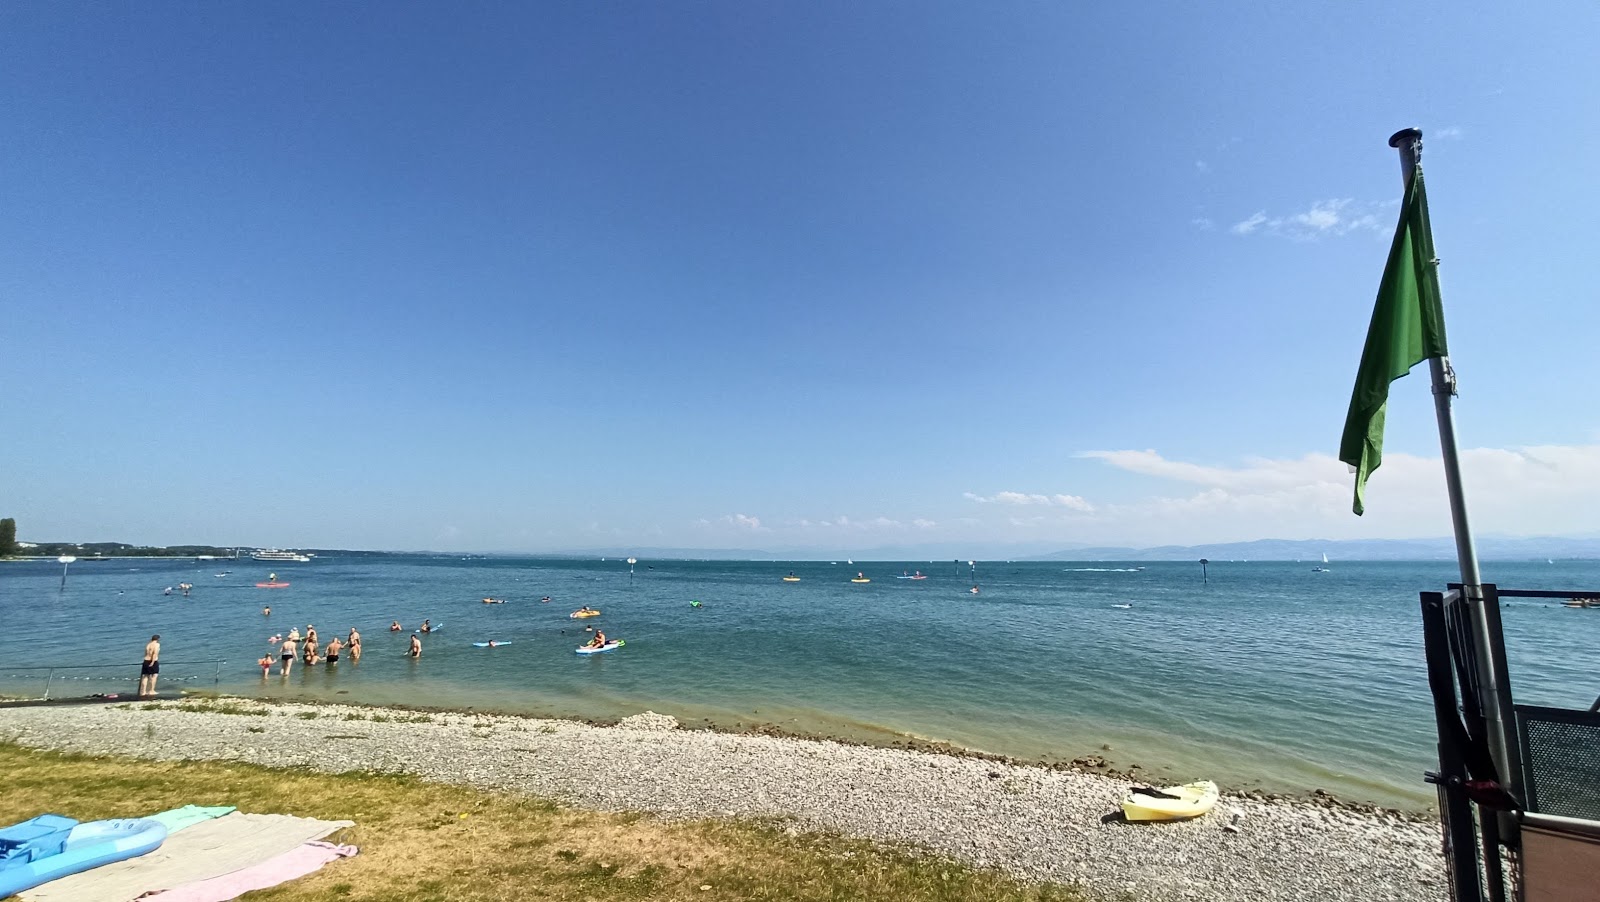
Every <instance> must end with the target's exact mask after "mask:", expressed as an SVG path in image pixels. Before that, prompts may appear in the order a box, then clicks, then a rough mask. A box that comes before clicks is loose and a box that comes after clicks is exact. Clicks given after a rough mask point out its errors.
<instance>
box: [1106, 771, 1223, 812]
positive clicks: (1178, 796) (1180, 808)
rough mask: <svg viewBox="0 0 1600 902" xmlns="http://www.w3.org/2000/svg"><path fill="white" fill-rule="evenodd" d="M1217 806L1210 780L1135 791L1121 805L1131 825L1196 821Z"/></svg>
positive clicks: (1136, 788)
mask: <svg viewBox="0 0 1600 902" xmlns="http://www.w3.org/2000/svg"><path fill="white" fill-rule="evenodd" d="M1216 804H1217V784H1215V783H1213V782H1211V781H1210V780H1201V781H1199V782H1198V783H1185V784H1184V785H1182V786H1165V787H1162V788H1161V789H1149V788H1148V787H1142V786H1141V787H1135V788H1134V789H1133V790H1131V791H1129V793H1128V797H1127V798H1126V799H1123V801H1122V814H1123V816H1124V817H1126V818H1127V819H1128V820H1130V821H1181V820H1185V819H1187V818H1191V817H1199V816H1200V815H1202V814H1205V813H1206V812H1207V811H1210V810H1211V809H1212V807H1214V806H1215V805H1216Z"/></svg>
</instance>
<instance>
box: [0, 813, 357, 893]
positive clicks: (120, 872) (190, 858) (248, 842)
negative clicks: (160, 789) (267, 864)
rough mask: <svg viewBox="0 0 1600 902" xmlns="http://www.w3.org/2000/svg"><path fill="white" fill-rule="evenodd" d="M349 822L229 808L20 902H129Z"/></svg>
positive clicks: (227, 870)
mask: <svg viewBox="0 0 1600 902" xmlns="http://www.w3.org/2000/svg"><path fill="white" fill-rule="evenodd" d="M353 826H355V824H354V823H353V822H351V821H321V820H316V819H315V818H307V817H291V816H290V815H287V814H241V813H239V812H237V811H236V812H234V813H233V814H229V815H225V816H223V817H219V818H216V819H213V820H207V821H204V822H201V823H198V824H194V825H193V826H190V827H188V828H187V829H184V830H183V831H181V832H180V833H178V834H177V835H175V836H169V837H167V841H166V842H164V843H162V844H161V848H159V849H156V850H155V851H154V852H151V853H149V854H147V855H141V856H139V857H138V858H130V859H128V860H127V861H119V862H116V863H115V864H108V865H103V866H101V867H98V868H94V869H93V870H89V871H85V872H83V873H81V874H73V875H72V876H70V877H63V878H61V879H60V880H52V881H50V882H49V883H45V884H41V885H39V886H36V887H34V888H33V889H31V890H27V891H26V892H23V893H21V897H22V898H23V899H24V900H25V902H132V900H134V899H136V898H138V897H139V896H142V895H144V894H145V893H151V892H155V891H157V890H165V889H174V888H176V887H179V886H182V885H184V884H185V883H195V882H197V881H201V880H209V879H211V878H212V877H221V876H223V875H224V874H231V873H233V872H234V871H241V870H244V869H245V868H248V867H253V866H255V865H258V864H261V863H262V862H264V861H267V860H268V859H271V858H273V857H275V856H278V855H282V854H284V853H285V852H291V851H293V850H295V849H296V848H298V847H300V846H301V845H303V844H305V843H308V842H310V841H312V840H317V839H322V838H324V837H326V836H328V835H329V834H331V833H333V832H334V831H335V830H340V829H343V828H345V827H353Z"/></svg>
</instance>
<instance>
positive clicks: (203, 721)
mask: <svg viewBox="0 0 1600 902" xmlns="http://www.w3.org/2000/svg"><path fill="white" fill-rule="evenodd" d="M0 741H6V742H11V743H15V744H17V745H20V746H25V747H34V748H47V749H54V750H60V751H71V752H80V753H86V754H92V755H107V754H112V755H129V756H133V757H139V758H146V759H152V758H153V759H163V760H230V761H240V762H246V763H252V764H258V765H265V766H268V767H279V768H283V767H308V768H311V769H314V770H320V771H327V772H335V773H340V772H347V771H377V772H401V773H409V774H414V775H416V776H419V777H422V778H423V779H426V780H431V781H435V782H445V783H458V784H466V785H471V786H474V787H477V788H480V789H485V790H491V791H509V792H514V793H521V794H525V795H532V796H537V797H543V798H551V799H555V800H558V801H561V802H563V803H566V804H569V805H573V806H576V807H579V808H586V809H598V810H611V811H643V812H649V813H652V814H654V815H656V816H659V817H662V818H664V819H668V820H674V819H703V818H713V819H718V818H757V819H765V820H770V819H778V820H779V821H780V822H783V823H787V824H789V825H791V826H792V827H793V828H796V829H801V830H821V831H825V832H833V833H840V834H844V835H847V836H854V837H861V838H866V839H870V840H873V841H876V842H880V843H886V844H889V845H895V846H910V847H914V848H923V849H929V850H932V851H934V852H937V853H940V854H945V855H950V856H952V857H954V858H956V859H958V860H961V861H963V862H965V863H968V864H972V865H976V866H979V867H994V868H998V869H1000V870H1002V871H1005V872H1007V873H1009V874H1012V875H1014V876H1018V877H1022V878H1024V879H1027V880H1033V881H1048V882H1060V883H1068V884H1079V885H1082V886H1083V887H1085V888H1086V889H1089V890H1090V891H1092V892H1095V893H1097V894H1102V895H1106V896H1116V895H1118V894H1124V893H1129V892H1135V891H1137V893H1138V894H1139V895H1150V896H1153V897H1157V898H1161V897H1172V898H1185V899H1202V900H1212V899H1215V900H1223V899H1235V898H1256V899H1267V900H1284V902H1288V900H1291V899H1292V900H1299V899H1327V900H1345V899H1350V900H1355V899H1363V900H1365V899H1394V900H1400V902H1411V900H1417V902H1422V900H1429V902H1435V900H1439V899H1442V898H1443V896H1444V883H1443V863H1442V859H1441V858H1440V855H1439V846H1440V841H1439V829H1438V827H1437V825H1427V824H1423V823H1419V822H1416V821H1413V820H1408V819H1407V818H1405V817H1403V816H1395V815H1393V814H1389V813H1387V812H1384V811H1381V810H1352V809H1348V808H1344V807H1332V806H1330V805H1329V804H1327V803H1325V802H1322V801H1319V800H1316V799H1309V800H1289V799H1260V798H1253V797H1251V796H1249V795H1235V794H1229V795H1226V796H1225V797H1224V799H1223V801H1222V802H1221V803H1219V805H1218V807H1217V809H1216V810H1215V811H1214V812H1213V813H1211V814H1209V815H1207V816H1205V817H1202V818H1199V819H1196V820H1194V821H1187V822H1180V823H1171V824H1159V825H1135V824H1127V823H1121V822H1118V821H1117V820H1116V819H1115V818H1108V817H1107V815H1110V814H1113V813H1114V812H1117V811H1118V810H1120V800H1121V797H1122V795H1123V794H1124V793H1125V792H1126V790H1127V787H1128V785H1129V784H1128V782H1127V781H1125V780H1121V779H1118V778H1116V777H1112V776H1107V775H1105V774H1103V773H1094V772H1084V771H1083V770H1081V769H1077V770H1074V769H1070V768H1066V769H1063V768H1053V767H1045V766H1038V765H1029V764H1017V763H1010V762H1007V761H1004V760H1002V759H999V758H998V756H989V757H976V756H971V755H952V754H947V753H943V752H934V751H927V750H917V749H906V748H883V747H874V746H867V745H852V744H845V743H840V742H836V741H831V740H818V739H800V738H793V737H781V736H771V735H762V734H755V733H749V732H744V733H725V732H720V731H716V730H705V729H680V728H679V725H678V724H677V722H676V721H675V720H674V719H672V718H670V717H666V716H664V715H656V714H651V713H646V714H642V715H635V716H632V717H627V718H622V719H621V720H620V721H619V722H618V723H617V724H615V725H611V726H595V725H589V724H585V723H580V722H576V721H567V720H552V719H545V718H530V717H521V716H514V715H498V714H482V713H476V712H459V711H457V712H430V713H419V712H416V711H411V710H405V709H401V708H396V707H384V708H371V707H359V706H349V705H338V704H320V703H318V704H305V703H299V702H266V701H261V700H256V699H248V698H238V697H215V698H197V697H191V698H188V699H182V700H176V701H167V700H161V701H155V702H136V701H129V702H118V703H110V704H102V705H95V706H77V707H71V706H60V707H57V706H47V707H14V708H5V709H0ZM1235 812H1237V813H1238V814H1239V816H1240V818H1239V825H1238V826H1239V832H1237V833H1230V832H1227V831H1226V830H1225V829H1224V828H1225V827H1226V826H1227V825H1228V823H1229V820H1230V818H1231V816H1232V814H1234V813H1235ZM1330 850H1334V851H1330Z"/></svg>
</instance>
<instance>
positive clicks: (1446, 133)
mask: <svg viewBox="0 0 1600 902" xmlns="http://www.w3.org/2000/svg"><path fill="white" fill-rule="evenodd" d="M1462 134H1464V133H1463V132H1462V131H1461V126H1459V125H1447V126H1445V127H1444V128H1441V129H1439V130H1437V131H1433V132H1424V133H1423V136H1424V137H1425V138H1437V139H1439V140H1442V141H1451V140H1454V139H1456V138H1459V137H1461V136H1462Z"/></svg>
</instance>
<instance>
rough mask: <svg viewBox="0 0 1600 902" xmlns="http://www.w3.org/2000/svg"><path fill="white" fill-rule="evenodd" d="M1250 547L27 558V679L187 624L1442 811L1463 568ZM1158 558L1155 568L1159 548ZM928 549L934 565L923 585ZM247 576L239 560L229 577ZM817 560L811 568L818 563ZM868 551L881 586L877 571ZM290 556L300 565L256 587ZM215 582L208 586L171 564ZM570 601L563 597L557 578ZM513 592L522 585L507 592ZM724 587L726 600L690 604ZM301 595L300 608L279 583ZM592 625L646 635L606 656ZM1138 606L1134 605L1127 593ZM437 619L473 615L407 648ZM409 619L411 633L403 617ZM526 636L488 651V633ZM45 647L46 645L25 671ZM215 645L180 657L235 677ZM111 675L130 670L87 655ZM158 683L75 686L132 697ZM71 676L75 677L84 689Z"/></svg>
mask: <svg viewBox="0 0 1600 902" xmlns="http://www.w3.org/2000/svg"><path fill="white" fill-rule="evenodd" d="M1312 566H1313V565H1312V564H1311V563H1304V564H1296V563H1278V562H1272V563H1256V562H1250V563H1242V562H1241V563H1229V562H1217V563H1213V564H1212V565H1211V567H1210V583H1209V585H1203V584H1202V583H1201V580H1200V573H1199V568H1198V566H1197V565H1195V564H1188V563H1167V562H1162V563H1144V564H1107V563H1083V564H1072V563H1055V562H1052V563H1017V564H1009V563H999V562H996V563H989V562H979V564H978V568H977V576H978V581H979V582H980V583H981V584H982V594H981V595H978V596H973V595H971V594H969V593H968V591H967V590H968V589H969V588H970V587H971V585H972V581H971V579H970V577H969V575H968V569H967V566H966V563H965V562H962V563H961V564H960V566H959V567H958V566H956V565H954V564H952V563H951V562H944V563H942V564H930V563H927V562H889V563H875V564H868V563H863V562H859V561H858V562H856V563H855V564H854V565H852V566H847V565H846V564H845V563H844V562H843V561H840V562H839V563H838V564H837V565H834V564H829V563H828V562H820V563H819V562H794V563H788V562H776V563H774V562H762V563H753V562H728V561H716V562H692V561H660V562H647V563H641V564H640V565H639V566H638V568H637V571H636V575H635V576H634V577H633V578H632V579H630V578H629V575H628V566H627V564H626V563H623V562H618V561H607V562H600V561H566V560H546V559H521V558H489V559H481V558H474V559H470V560H469V559H462V558H460V557H444V556H424V555H383V556H379V555H351V556H344V557H339V556H335V557H321V558H318V559H316V560H315V561H313V562H311V563H307V564H294V563H277V564H266V563H260V562H252V561H207V562H198V563H197V562H194V561H187V560H185V561H156V560H112V561H104V562H91V561H81V562H79V563H76V564H73V565H72V567H71V571H70V574H69V578H68V583H67V587H66V590H65V591H61V590H60V588H59V586H60V576H61V567H60V566H59V565H57V564H51V563H46V562H38V563H11V564H5V565H3V566H0V616H3V617H4V619H5V621H6V622H7V623H8V625H9V629H7V630H5V631H4V632H3V633H0V693H6V694H29V693H36V692H37V691H38V689H39V688H41V686H42V679H41V678H40V674H42V668H43V667H45V666H49V665H69V664H72V665H76V664H99V663H124V662H127V661H135V662H136V661H137V660H138V657H139V652H140V649H141V648H142V647H143V644H144V642H145V640H146V639H148V638H149V636H150V634H151V633H161V634H162V641H163V646H164V650H163V658H164V659H165V660H166V661H169V662H178V661H193V660H204V659H212V658H222V659H226V660H227V662H228V663H227V664H226V665H224V666H223V668H222V671H221V675H220V688H221V689H223V690H225V691H228V692H233V693H240V694H246V695H252V694H254V695H266V696H274V697H314V698H321V699H338V700H343V701H362V702H372V703H403V704H415V705H431V706H449V707H467V706H473V707H477V708H480V709H483V708H492V709H499V710H512V711H520V712H528V713H540V714H557V715H564V716H579V717H600V718H604V717H613V716H617V715H622V714H631V713H636V712H638V711H640V710H643V709H645V708H650V709H653V710H656V711H661V712H665V713H670V714H674V715H676V716H678V717H679V718H681V719H685V720H698V719H710V720H712V721H714V722H717V723H721V724H727V725H734V724H743V725H754V724H776V725H778V726H781V727H784V728H787V729H791V730H797V731H803V732H819V733H829V734H833V735H847V736H851V737H854V738H888V737H889V736H891V735H892V734H904V735H911V736H916V737H920V738H926V739H933V740H943V741H948V742H951V743H955V744H957V745H961V746H966V747H969V748H974V749H980V750H984V751H990V752H996V753H1001V754H1008V755H1016V756H1019V757H1030V758H1031V757H1041V756H1051V757H1058V756H1059V757H1066V758H1071V757H1074V756H1076V755H1080V754H1085V753H1101V746H1102V745H1110V746H1111V751H1109V752H1104V753H1103V754H1106V755H1107V757H1109V758H1111V759H1113V761H1115V762H1116V763H1119V764H1122V765H1124V766H1126V765H1129V764H1132V763H1138V764H1140V765H1142V766H1143V767H1144V768H1146V769H1147V770H1152V771H1155V772H1158V773H1162V774H1166V775H1171V776H1175V777H1209V778H1213V779H1216V780H1218V781H1220V782H1223V783H1224V784H1226V785H1231V786H1235V787H1246V786H1263V787H1266V788H1270V789H1285V790H1308V789H1312V788H1325V789H1328V790H1329V791H1332V792H1334V793H1336V794H1338V795H1341V796H1345V797H1349V798H1356V799H1365V800H1371V801H1377V802H1380V803H1385V804H1403V805H1411V806H1417V805H1425V804H1428V803H1429V802H1430V800H1431V798H1432V794H1431V793H1430V792H1429V791H1428V787H1427V786H1426V785H1425V784H1423V783H1422V781H1421V773H1422V771H1424V770H1425V769H1427V768H1429V767H1430V766H1432V763H1433V762H1432V754H1433V751H1432V750H1433V741H1434V740H1433V726H1432V724H1433V721H1432V714H1431V709H1430V707H1429V703H1428V699H1427V688H1426V680H1425V676H1424V670H1423V659H1422V642H1421V631H1420V626H1419V618H1418V600H1417V593H1418V592H1419V591H1421V590H1424V589H1438V588H1442V587H1443V586H1444V584H1445V583H1447V582H1449V581H1450V580H1451V579H1453V578H1454V574H1453V572H1452V566H1451V565H1450V564H1448V563H1445V562H1438V563H1343V562H1335V563H1334V564H1333V565H1331V568H1330V572H1327V573H1314V572H1312V571H1311V567H1312ZM1135 568H1142V569H1135ZM917 569H920V570H922V571H923V572H924V573H927V574H928V575H929V578H928V579H927V580H924V581H910V580H897V579H895V578H894V577H895V576H896V575H898V574H900V573H901V572H902V571H903V570H917ZM222 570H228V571H230V573H229V575H228V576H226V577H222V578H217V577H216V576H214V574H215V573H218V572H221V571H222ZM791 570H792V571H794V572H795V573H796V574H798V575H799V576H801V577H802V581H801V582H799V583H784V582H781V581H780V579H779V577H781V576H782V575H783V574H785V573H788V572H789V571H791ZM857 570H862V571H865V572H866V573H867V575H868V576H870V577H872V579H873V582H871V583H870V584H866V585H857V584H852V583H850V582H849V577H850V576H852V575H854V573H855V572H856V571H857ZM269 571H276V572H277V573H278V574H279V576H280V578H283V579H286V580H289V581H290V582H291V583H292V585H291V586H290V587H289V588H287V589H280V590H263V589H257V588H255V587H254V583H255V582H257V581H260V580H264V579H265V577H266V575H267V573H268V572H269ZM1484 578H1485V580H1487V581H1492V582H1496V583H1498V584H1500V585H1502V586H1505V587H1516V588H1523V589H1579V588H1584V587H1591V588H1592V587H1596V586H1600V562H1592V561H1588V562H1585V561H1578V562H1557V563H1555V564H1544V563H1540V564H1533V563H1515V564H1500V563H1491V564H1488V565H1486V566H1485V567H1484ZM181 581H187V582H191V583H193V584H194V585H195V589H194V592H193V595H192V597H190V598H184V597H182V596H181V595H179V594H178V593H177V592H176V591H175V592H174V594H173V595H172V596H170V597H168V596H163V595H162V594H161V590H162V588H164V587H166V586H175V585H176V584H177V583H179V582H181ZM544 595H550V596H553V597H554V599H555V601H554V603H552V604H541V603H539V600H538V599H539V598H540V597H541V596H544ZM486 596H493V597H500V598H506V599H509V600H510V603H509V604H505V605H484V604H482V603H481V602H480V599H482V598H484V597H486ZM691 599H698V600H701V601H703V602H704V605H703V606H702V607H699V608H694V607H691V606H690V605H689V604H688V602H689V601H690V600H691ZM264 604H270V605H271V606H272V609H273V610H272V615H271V617H270V618H266V617H263V616H262V614H261V607H262V605H264ZM582 604H589V605H592V606H594V607H598V608H600V609H602V610H603V611H604V614H603V616H601V617H599V618H597V619H596V620H593V621H587V623H598V624H600V625H601V626H602V627H603V628H604V629H605V630H606V632H607V633H608V634H610V635H611V636H613V637H620V638H624V639H626V640H627V646H626V647H625V648H623V649H621V650H620V651H617V652H610V653H607V654H604V655H594V656H588V657H585V656H580V655H576V654H574V653H573V649H574V648H575V647H576V646H577V645H578V644H579V643H580V642H581V641H582V640H583V638H584V635H583V632H582V630H583V626H584V625H585V622H579V621H572V620H570V619H568V617H567V614H568V613H569V612H570V611H572V610H573V609H575V608H577V607H579V606H580V605H582ZM1119 604H1128V605H1131V607H1128V608H1119V607H1114V605H1119ZM424 617H427V618H431V619H432V620H433V621H434V622H436V623H440V622H442V623H443V624H444V627H443V629H442V630H441V631H440V632H438V633H436V634H434V635H431V636H426V637H424V653H423V656H422V658H421V659H420V660H417V661H413V660H411V659H409V658H407V657H405V656H404V655H403V654H402V650H403V649H404V647H405V644H406V640H407V637H409V635H410V633H409V629H410V628H413V627H415V626H417V625H418V624H420V623H421V622H422V619H423V618H424ZM394 619H398V620H400V621H401V622H402V623H403V624H405V625H406V627H407V628H408V631H407V632H404V633H398V634H391V633H389V632H387V627H388V624H389V622H390V621H391V620H394ZM1504 619H1505V628H1506V635H1507V645H1508V649H1509V654H1510V656H1511V670H1512V686H1513V691H1514V692H1515V694H1516V698H1517V700H1518V701H1521V702H1532V703H1541V704H1554V705H1563V706H1569V707H1579V706H1582V707H1587V706H1588V705H1589V703H1591V702H1592V701H1593V700H1594V697H1595V696H1596V695H1597V694H1600V678H1597V676H1596V674H1595V671H1594V668H1593V661H1594V652H1593V650H1594V649H1595V648H1596V647H1597V646H1600V611H1592V610H1572V609H1567V608H1563V607H1561V606H1560V605H1559V604H1558V603H1557V602H1554V601H1518V602H1513V603H1511V605H1510V606H1509V607H1507V608H1506V609H1505V610H1504ZM307 623H315V624H316V625H317V628H318V631H319V633H321V634H322V636H323V637H324V642H326V639H327V637H329V636H331V635H333V634H334V633H335V632H338V633H341V634H342V633H344V632H345V631H347V630H348V629H349V628H350V627H351V626H357V627H359V628H360V629H361V632H362V634H363V636H364V637H365V645H366V651H365V655H364V657H363V659H362V661H361V662H360V664H359V666H352V665H351V663H350V662H349V661H348V660H347V661H344V662H341V663H340V664H338V665H337V666H335V667H325V666H318V667H314V668H307V667H303V666H300V665H297V666H296V667H295V670H294V673H293V674H292V675H291V677H290V678H289V679H288V680H283V679H281V678H280V677H279V676H278V675H277V674H276V673H274V675H273V676H272V677H270V678H269V679H267V680H265V681H263V680H262V679H261V678H260V671H259V668H257V666H256V664H255V661H256V659H257V658H258V657H260V656H261V654H263V653H264V652H266V651H267V650H268V648H269V646H268V645H267V643H266V641H265V640H266V638H267V637H268V636H269V635H271V634H272V633H284V632H287V631H288V629H289V627H290V626H291V625H296V626H299V627H300V628H301V630H302V631H303V630H304V629H305V626H306V624H307ZM491 638H492V639H498V640H502V641H512V642H513V643H514V644H512V645H510V646H508V647H505V648H495V649H479V648H473V647H472V646H471V644H470V643H472V642H473V641H482V640H486V639H491ZM17 668H31V669H29V670H18V669H17ZM214 669H215V668H213V667H211V666H198V667H185V666H180V665H177V664H175V663H174V664H169V665H168V666H167V667H165V668H164V676H165V677H168V678H185V677H187V678H190V681H189V682H186V683H185V684H184V685H188V686H194V687H197V688H210V687H211V685H212V681H213V672H214ZM81 673H89V674H91V675H97V676H101V677H102V678H105V679H110V678H109V677H106V675H105V674H104V673H103V672H100V673H97V672H93V671H86V672H81ZM131 682H132V681H131V679H128V678H125V677H117V678H115V681H114V682H102V681H79V682H78V683H77V684H73V683H68V684H67V690H68V691H76V692H78V693H79V694H86V693H87V692H89V691H124V692H125V691H127V690H128V689H129V688H130V686H131ZM55 692H56V693H57V694H63V693H62V687H61V686H57V688H56V689H55Z"/></svg>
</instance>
